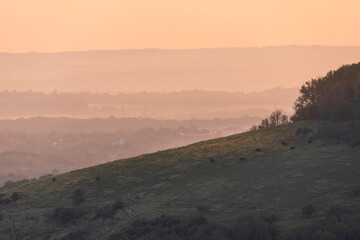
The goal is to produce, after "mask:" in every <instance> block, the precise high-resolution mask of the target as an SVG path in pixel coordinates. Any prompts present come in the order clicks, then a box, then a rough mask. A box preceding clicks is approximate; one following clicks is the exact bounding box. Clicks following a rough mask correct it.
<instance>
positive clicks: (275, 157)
mask: <svg viewBox="0 0 360 240" xmlns="http://www.w3.org/2000/svg"><path fill="white" fill-rule="evenodd" d="M337 124H339V123H331V122H325V121H308V122H299V123H296V124H288V125H282V126H278V127H272V128H266V129H261V130H258V131H254V132H246V133H242V134H237V135H233V136H229V137H225V138H218V139H213V140H209V141H203V142H199V143H195V144H192V145H189V146H186V147H181V148H175V149H169V150H166V151H161V152H156V153H153V154H146V155H141V156H138V157H135V158H130V159H124V160H118V161H114V162H111V163H106V164H102V165H98V166H95V167H91V168H86V169H82V170H78V171H73V172H69V173H66V174H62V175H58V176H56V181H54V180H53V179H52V178H47V179H41V180H39V181H37V182H34V183H30V184H28V185H24V186H21V187H19V188H17V189H15V190H13V191H11V192H7V193H6V196H3V198H6V197H7V196H10V195H11V194H12V192H14V191H16V192H18V193H19V196H20V198H19V200H17V201H14V202H11V203H9V204H2V205H0V215H1V218H2V220H1V221H0V239H3V238H5V239H62V238H63V237H64V236H66V235H67V234H69V233H71V232H76V231H82V230H84V231H85V230H86V231H89V236H88V238H87V239H108V238H109V237H110V235H111V234H113V233H116V232H118V231H119V229H121V228H124V227H126V226H128V225H129V224H130V223H131V222H132V221H134V220H136V219H153V218H155V217H157V216H159V215H162V214H165V215H172V216H177V217H180V218H184V219H189V218H192V217H196V216H203V217H204V218H206V219H207V220H208V221H211V222H213V223H218V224H223V225H231V224H232V223H233V222H234V221H235V220H236V218H238V216H240V215H241V214H244V213H251V214H257V215H259V216H269V215H271V214H275V215H276V216H277V217H278V219H279V222H278V223H277V224H278V226H279V228H280V229H282V231H287V229H289V228H291V227H293V226H296V225H298V224H300V223H302V222H304V221H307V220H308V219H307V218H305V217H304V216H302V208H303V207H304V206H305V205H306V204H311V205H312V206H314V209H315V214H314V215H313V216H312V218H313V219H316V218H321V217H322V216H323V215H324V211H325V209H327V208H329V207H332V206H335V205H341V206H348V207H350V208H358V207H360V201H359V196H355V195H354V194H353V190H354V189H355V188H357V187H358V186H359V184H360V174H359V171H360V161H359V159H360V147H359V146H357V147H356V146H351V145H347V144H346V143H343V142H340V141H337V140H336V139H335V140H334V139H324V138H320V137H319V136H318V134H317V131H318V130H319V129H321V128H323V127H324V126H326V127H327V128H336V127H337ZM299 129H302V130H305V131H302V132H301V131H299ZM306 130H308V131H306ZM310 137H313V142H312V143H308V140H309V139H310ZM282 141H285V142H286V143H287V146H284V145H283V144H282V143H281V142H282ZM291 147H294V148H295V149H293V150H291V149H290V148H291ZM257 148H258V149H260V150H261V152H260V151H256V149H257ZM240 158H245V159H246V160H241V161H240V160H239V159H240ZM97 176H99V177H100V180H99V181H96V179H95V178H96V177H97ZM78 188H81V189H83V190H84V192H85V195H84V197H85V202H84V203H83V204H82V205H81V206H80V207H78V208H80V209H81V210H82V211H83V212H85V216H84V217H82V218H81V220H79V221H77V223H76V224H70V225H66V224H65V225H64V224H59V223H56V222H54V221H51V220H49V219H50V215H51V213H52V212H53V210H54V209H55V208H61V207H71V204H72V202H71V195H72V193H73V191H74V190H75V189H78ZM119 199H121V200H122V201H123V202H124V205H125V208H124V209H123V210H118V211H116V212H115V215H114V217H112V218H96V217H95V216H96V212H97V211H98V210H99V209H102V208H104V207H105V206H108V205H111V204H113V203H114V202H115V201H116V200H119ZM2 237H3V238H2Z"/></svg>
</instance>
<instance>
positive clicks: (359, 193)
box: [352, 185, 360, 196]
mask: <svg viewBox="0 0 360 240" xmlns="http://www.w3.org/2000/svg"><path fill="white" fill-rule="evenodd" d="M352 192H353V195H354V196H360V185H359V186H357V187H355V188H354V189H353V191H352Z"/></svg>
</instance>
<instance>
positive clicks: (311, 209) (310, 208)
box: [301, 204, 315, 217]
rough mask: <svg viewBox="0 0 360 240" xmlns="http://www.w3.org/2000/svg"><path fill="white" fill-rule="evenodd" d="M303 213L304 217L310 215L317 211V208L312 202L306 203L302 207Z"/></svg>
mask: <svg viewBox="0 0 360 240" xmlns="http://www.w3.org/2000/svg"><path fill="white" fill-rule="evenodd" d="M301 213H302V215H303V216H304V217H310V216H312V215H313V214H314V213H315V208H314V207H313V205H311V204H306V205H305V206H304V207H303V208H302V209H301Z"/></svg>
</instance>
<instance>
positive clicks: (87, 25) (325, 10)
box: [0, 0, 360, 52]
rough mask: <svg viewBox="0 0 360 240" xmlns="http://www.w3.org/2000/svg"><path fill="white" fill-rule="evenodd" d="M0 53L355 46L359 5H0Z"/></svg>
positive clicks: (191, 1)
mask: <svg viewBox="0 0 360 240" xmlns="http://www.w3.org/2000/svg"><path fill="white" fill-rule="evenodd" d="M0 7H1V8H0V52H29V51H37V52H57V51H79V50H98V49H128V48H171V49H181V48H214V47H252V46H255V47H257V46H269V45H292V44H298V45H314V44H315V45H342V46H344V45H360V31H358V28H359V26H360V17H359V11H360V1H359V0H343V1H340V0H312V1H310V0H291V1H290V0H0Z"/></svg>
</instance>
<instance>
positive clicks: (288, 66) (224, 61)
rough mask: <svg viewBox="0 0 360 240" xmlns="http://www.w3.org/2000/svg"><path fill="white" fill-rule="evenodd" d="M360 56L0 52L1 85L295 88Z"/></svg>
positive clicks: (279, 51) (335, 52)
mask: <svg viewBox="0 0 360 240" xmlns="http://www.w3.org/2000/svg"><path fill="white" fill-rule="evenodd" d="M359 60H360V47H331V46H279V47H263V48H217V49H193V50H161V49H144V50H122V51H89V52H62V53H49V54H47V53H19V54H8V53H0V83H1V84H0V86H1V87H0V90H5V89H8V90H18V91H28V90H33V91H44V92H51V91H53V90H57V91H59V92H81V91H90V92H129V91H131V92H133V91H136V92H142V91H145V90H146V91H150V92H157V91H160V92H170V91H183V90H189V89H201V90H213V91H214V90H216V91H231V92H233V91H244V92H251V91H263V90H265V89H271V88H275V87H278V86H281V87H283V88H292V87H298V86H300V84H302V83H303V82H304V81H306V80H307V79H310V78H312V77H316V76H321V75H323V74H324V73H326V72H327V71H328V69H335V68H337V67H339V66H341V65H343V64H350V63H353V62H358V61H359Z"/></svg>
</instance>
